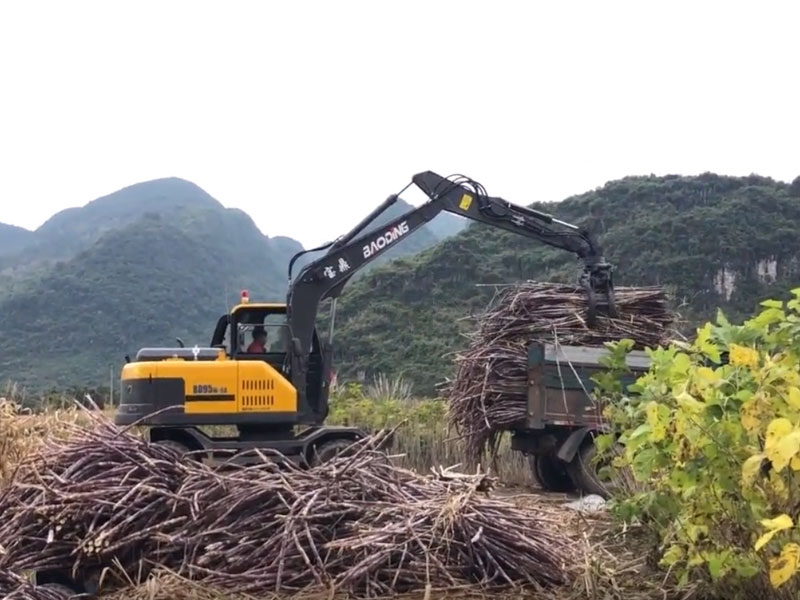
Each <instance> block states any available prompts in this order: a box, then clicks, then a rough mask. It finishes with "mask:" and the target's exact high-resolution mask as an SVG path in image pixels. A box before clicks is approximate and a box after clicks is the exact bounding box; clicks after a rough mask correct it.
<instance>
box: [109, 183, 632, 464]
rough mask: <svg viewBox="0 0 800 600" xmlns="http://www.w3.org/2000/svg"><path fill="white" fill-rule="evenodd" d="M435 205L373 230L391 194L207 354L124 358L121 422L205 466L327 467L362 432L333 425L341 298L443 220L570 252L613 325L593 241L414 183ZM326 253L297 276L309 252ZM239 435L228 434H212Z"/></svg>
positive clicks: (216, 339) (243, 303)
mask: <svg viewBox="0 0 800 600" xmlns="http://www.w3.org/2000/svg"><path fill="white" fill-rule="evenodd" d="M411 185H416V186H417V187H418V188H420V189H421V190H422V191H423V192H424V193H425V194H426V195H427V197H428V200H427V201H426V202H425V203H423V204H422V205H421V206H419V207H417V208H413V209H411V210H409V211H408V212H406V213H405V214H403V215H402V216H400V217H397V218H395V219H392V220H391V221H390V222H388V223H386V224H385V225H384V226H382V227H380V228H378V229H376V230H371V231H368V232H366V233H365V230H366V229H367V227H368V226H369V224H370V223H372V222H373V221H374V219H375V218H376V217H378V216H379V215H380V214H381V213H383V212H384V211H385V210H386V209H388V208H389V207H390V206H391V205H393V204H394V203H395V202H396V201H397V199H398V197H399V194H394V195H392V196H389V198H387V199H386V200H385V201H384V202H383V203H382V204H381V205H380V206H378V207H377V208H376V209H375V210H373V211H372V212H371V213H370V214H369V215H368V216H367V217H365V218H364V219H363V220H362V221H361V222H360V223H359V224H358V225H357V226H356V227H354V228H353V229H352V230H351V231H350V232H348V233H347V234H346V235H344V236H341V237H339V238H338V239H336V240H334V241H333V242H331V243H329V244H326V245H324V246H321V247H319V248H313V249H310V250H305V251H302V252H300V253H298V254H297V255H295V256H294V257H293V258H292V260H291V262H290V264H289V289H288V293H287V299H286V302H285V303H263V302H251V301H250V298H249V296H248V294H247V293H246V292H243V293H242V296H241V300H240V302H239V303H238V304H237V305H236V306H234V307H233V308H232V309H231V310H230V312H229V313H227V314H224V315H222V316H221V317H220V318H219V320H218V322H217V325H216V328H215V329H214V332H213V335H212V337H211V343H210V344H209V345H208V346H205V347H197V346H195V347H193V348H189V347H184V346H183V345H182V344H181V345H179V346H178V347H148V348H142V349H140V350H139V351H138V353H137V354H136V356H135V358H134V359H133V360H131V359H130V358H128V363H127V364H126V365H124V367H123V369H122V375H121V387H122V391H121V400H120V404H119V406H118V409H117V411H116V414H115V422H116V423H117V424H118V425H121V426H127V425H132V424H136V425H141V426H144V427H146V428H147V429H148V433H149V437H150V440H151V441H153V442H158V443H162V444H165V445H169V446H172V447H174V448H175V449H176V450H178V451H180V452H193V453H197V454H198V455H200V456H202V455H205V456H206V457H207V458H215V457H229V456H230V453H231V452H233V454H234V456H233V459H232V460H234V461H235V462H242V463H247V462H250V461H252V460H255V459H256V457H255V455H254V454H253V453H252V452H248V451H250V450H253V449H260V450H275V451H277V452H279V453H280V454H281V455H282V456H285V457H287V458H289V459H291V460H293V461H295V462H298V463H301V464H314V463H315V462H318V461H323V460H326V459H327V457H330V456H332V455H334V454H336V453H338V452H340V451H341V450H342V449H343V448H345V447H347V446H349V445H350V444H352V442H353V441H355V440H358V439H360V438H362V437H363V436H364V435H366V433H365V432H364V431H362V430H360V429H358V428H352V427H335V426H327V425H325V420H326V417H327V415H328V393H329V384H330V373H331V356H332V340H333V329H334V317H335V310H336V299H337V298H338V296H339V295H340V294H341V292H342V289H343V288H344V286H345V284H346V283H347V282H348V281H349V280H350V278H351V277H352V276H353V275H354V274H355V273H356V272H357V271H358V270H359V269H361V268H362V267H364V266H365V265H367V264H369V263H370V262H371V261H373V260H374V259H376V258H378V257H379V256H381V255H382V254H383V253H384V252H386V251H387V250H389V249H390V248H392V247H394V246H395V245H396V244H398V243H401V242H402V241H403V240H404V239H406V238H407V237H408V236H409V235H410V234H411V233H413V232H414V231H415V230H417V229H418V228H420V227H421V226H423V225H424V224H425V223H427V222H429V221H430V220H431V219H433V218H434V217H435V216H436V215H438V214H440V213H441V212H442V211H447V212H450V213H454V214H457V215H461V216H464V217H467V218H469V219H472V220H475V221H478V222H481V223H485V224H488V225H493V226H496V227H499V228H501V229H504V230H506V231H511V232H514V233H517V234H520V235H523V236H526V237H529V238H533V239H535V240H537V241H539V242H541V243H544V244H547V245H549V246H553V247H556V248H560V249H563V250H567V251H570V252H573V253H574V254H575V255H576V256H577V258H578V260H579V262H580V274H579V278H578V281H579V283H580V285H581V286H582V288H583V289H584V290H585V293H586V297H587V306H586V311H587V314H586V319H587V321H588V322H589V323H590V324H593V323H594V322H595V319H596V317H597V315H598V314H600V313H602V314H607V315H609V316H616V315H617V309H616V306H615V303H614V286H613V281H612V268H611V265H609V264H608V263H607V262H606V260H605V259H604V257H603V254H602V251H601V249H600V247H599V245H598V243H597V241H596V240H595V239H594V238H593V236H592V235H591V234H590V233H589V232H588V231H585V230H583V229H581V228H579V227H577V226H575V225H572V224H570V223H566V222H564V221H560V220H558V219H556V218H554V217H553V216H551V215H549V214H546V213H543V212H540V211H537V210H533V209H531V208H527V207H524V206H517V205H514V204H511V203H510V202H508V201H506V200H503V199H502V198H498V197H491V196H489V195H488V194H487V193H486V191H485V189H484V188H483V186H481V185H480V184H479V183H477V182H475V181H474V180H472V179H469V178H467V177H464V176H451V177H441V176H439V175H437V174H436V173H433V172H431V171H425V172H422V173H418V174H416V175H414V177H413V178H412V181H411V183H409V184H408V185H407V186H406V187H405V188H404V189H403V190H402V191H401V192H400V193H403V192H404V191H405V190H406V189H408V187H410V186H411ZM320 251H324V254H323V255H322V256H321V257H319V258H316V259H315V260H313V261H311V262H309V263H308V264H307V265H305V266H304V267H303V268H302V269H301V270H300V272H299V273H298V274H297V276H296V277H293V276H292V270H293V267H294V265H295V263H296V262H297V260H298V259H299V258H300V257H301V256H302V255H303V254H305V253H306V252H320ZM326 299H331V300H332V306H331V318H330V331H329V332H328V335H327V337H324V336H322V335H320V332H318V331H317V328H316V318H317V313H318V308H319V305H320V303H321V302H322V301H324V300H326ZM212 425H227V426H235V428H236V432H237V434H236V435H233V436H226V437H220V436H216V435H213V434H211V433H208V432H206V431H204V430H203V427H204V426H212Z"/></svg>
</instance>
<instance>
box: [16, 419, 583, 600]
mask: <svg viewBox="0 0 800 600" xmlns="http://www.w3.org/2000/svg"><path fill="white" fill-rule="evenodd" d="M89 421H90V423H88V424H86V425H75V426H74V431H73V432H72V435H71V436H70V437H69V438H68V439H66V440H51V441H48V442H47V443H46V444H45V446H44V448H42V450H41V451H40V452H38V453H37V454H36V455H34V456H31V457H29V459H27V460H26V461H24V462H23V463H22V465H21V466H20V468H19V470H18V471H17V472H16V473H15V474H14V477H13V480H12V481H11V483H9V484H8V485H7V486H6V487H5V489H3V490H2V492H1V493H0V514H2V515H3V519H2V520H1V521H0V546H2V547H3V552H2V554H0V572H2V573H11V574H13V573H22V572H24V571H28V570H63V571H67V572H70V573H71V574H72V575H73V576H74V577H76V578H77V579H80V578H82V577H87V576H89V575H90V574H91V573H96V572H97V571H98V570H101V569H104V568H105V567H112V569H116V570H117V571H119V569H120V568H121V570H122V571H123V573H118V576H117V578H116V580H115V579H113V578H112V579H109V580H108V581H111V582H112V584H113V582H114V581H119V582H121V581H124V580H125V579H126V578H127V577H130V578H132V579H134V580H135V579H137V578H138V577H140V576H141V575H142V574H145V575H146V574H147V573H148V572H150V571H151V570H153V569H159V568H161V569H168V570H170V571H171V572H173V573H174V574H176V575H177V576H180V577H185V578H188V579H190V580H192V581H195V582H202V583H203V584H207V585H208V586H210V587H213V588H215V589H220V590H226V591H228V592H230V593H248V594H267V593H284V592H298V591H314V590H324V591H330V590H332V589H337V590H340V591H343V592H347V593H350V594H353V595H358V596H362V597H371V596H375V595H379V594H384V593H387V592H390V591H395V592H400V591H413V590H417V589H422V588H426V587H434V588H435V587H438V586H453V585H462V586H464V585H469V586H476V585H477V586H482V587H485V588H489V587H492V586H523V585H527V584H536V585H540V586H541V585H544V586H547V585H554V584H559V583H564V582H566V581H567V580H568V573H567V565H569V564H571V563H573V562H574V557H573V556H572V553H573V546H572V544H571V542H570V541H569V539H568V538H567V537H566V536H565V535H564V534H563V532H560V531H559V530H558V528H557V526H556V524H551V523H549V522H548V521H547V519H546V518H545V517H543V516H541V515H539V514H538V513H537V511H535V510H534V509H532V508H527V509H523V508H520V507H517V506H515V505H514V504H512V503H510V502H503V501H500V500H496V499H493V498H490V497H488V496H487V491H488V490H489V489H491V487H492V480H491V479H490V478H488V477H487V476H486V475H485V474H482V473H478V474H474V475H473V474H454V473H451V472H446V471H439V472H436V473H433V474H431V475H429V476H423V475H421V474H418V473H415V472H413V471H409V470H406V469H403V468H401V467H399V466H397V465H396V464H395V463H394V462H393V461H392V460H391V459H390V457H388V456H387V455H386V454H385V452H384V451H382V450H379V448H381V444H382V443H383V442H384V440H385V437H384V436H385V435H386V434H377V435H375V436H372V437H370V438H367V439H366V440H363V441H361V442H358V443H357V444H355V445H354V446H353V447H352V448H351V450H350V451H349V452H348V453H347V454H346V455H343V456H340V457H336V458H334V459H333V460H331V461H329V462H326V463H324V464H323V465H320V466H317V467H314V468H311V469H303V468H300V467H293V466H291V465H283V466H278V464H276V463H275V462H271V461H264V462H263V463H260V464H257V465H255V466H249V467H234V466H229V467H227V468H223V469H221V468H214V467H211V466H208V465H205V464H202V463H200V462H196V461H194V460H191V459H189V458H186V457H178V456H177V455H176V454H173V452H172V451H171V450H170V449H168V448H165V447H160V446H158V445H152V444H150V443H148V442H147V441H146V440H144V439H142V438H140V437H138V436H135V435H132V434H129V433H127V432H124V431H120V430H119V429H118V428H116V427H115V426H114V425H113V424H111V423H110V422H109V421H108V420H107V419H106V418H105V417H103V416H101V415H91V416H90V419H89ZM11 583H12V584H13V583H15V582H14V581H12V582H11ZM16 583H18V582H16ZM113 585H116V584H113Z"/></svg>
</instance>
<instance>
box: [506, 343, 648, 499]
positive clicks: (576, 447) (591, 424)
mask: <svg viewBox="0 0 800 600" xmlns="http://www.w3.org/2000/svg"><path fill="white" fill-rule="evenodd" d="M609 352H610V351H609V350H608V349H606V348H603V347H594V346H569V345H559V344H555V343H542V342H536V343H531V344H530V345H529V346H528V358H527V377H526V379H527V393H526V400H527V405H526V413H525V418H524V419H523V420H521V421H520V422H519V423H517V424H516V425H515V426H514V427H513V428H512V430H511V448H512V450H515V451H518V452H521V453H523V454H524V455H526V456H527V458H528V462H529V464H530V467H531V471H532V475H533V479H534V480H535V481H538V483H539V484H540V485H541V486H542V487H543V488H544V489H545V490H547V491H552V492H576V491H577V492H579V493H581V494H596V495H599V496H602V497H604V498H608V497H609V496H610V495H611V494H612V493H613V491H614V489H615V478H614V476H613V473H614V470H613V467H612V465H610V464H608V461H607V460H601V457H599V456H598V452H597V447H596V445H595V443H594V440H595V438H596V436H598V435H602V434H606V433H613V432H612V431H611V429H610V427H609V425H608V423H607V422H606V420H605V419H604V417H603V410H604V408H605V406H606V404H605V401H604V399H603V398H602V397H599V395H598V394H596V393H595V390H596V386H595V383H594V381H593V380H592V377H593V376H594V375H595V374H597V373H599V372H600V371H602V370H604V369H605V368H606V367H605V366H604V363H603V358H605V357H606V356H608V354H609ZM626 366H627V371H628V372H627V373H625V374H623V375H621V376H620V377H619V381H620V383H621V384H622V385H623V386H628V385H630V384H632V383H633V382H634V381H635V380H636V379H637V378H638V377H639V376H640V375H642V374H643V373H645V372H646V371H647V370H648V369H649V368H650V357H649V356H648V354H647V353H646V352H645V351H643V350H632V351H630V352H628V353H627V355H626Z"/></svg>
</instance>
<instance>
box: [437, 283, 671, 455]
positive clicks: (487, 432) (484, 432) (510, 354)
mask: <svg viewBox="0 0 800 600" xmlns="http://www.w3.org/2000/svg"><path fill="white" fill-rule="evenodd" d="M615 298H616V305H617V308H618V312H619V316H618V317H617V318H610V317H607V316H603V315H601V316H599V317H598V322H597V323H596V325H595V326H594V327H590V326H589V325H588V324H587V323H586V320H585V318H584V315H585V314H586V296H585V294H584V293H583V290H582V289H581V288H579V287H577V286H573V285H566V284H558V283H540V282H527V283H522V284H519V285H514V286H507V287H504V288H503V289H502V290H501V291H500V292H499V293H498V294H497V295H496V296H495V298H494V299H493V301H492V302H491V303H490V304H489V306H488V308H487V310H486V311H485V312H484V314H482V315H481V316H480V317H479V318H478V324H477V327H476V329H475V330H474V331H473V332H472V334H471V335H470V336H469V342H468V345H467V348H466V349H465V350H464V351H462V352H460V353H458V354H456V356H455V362H456V374H455V376H454V378H453V379H452V381H450V382H448V384H447V386H445V388H444V393H445V397H446V398H447V401H448V419H449V422H450V424H451V425H453V426H454V427H455V428H456V429H457V430H458V432H459V433H460V434H461V435H462V436H463V437H464V438H465V440H466V451H467V458H468V460H470V461H472V462H475V461H478V460H479V458H480V456H481V455H482V453H483V451H484V450H485V449H486V447H487V445H491V444H492V443H493V442H494V441H495V440H496V438H497V434H498V433H500V432H502V431H505V430H507V429H509V428H511V427H513V426H514V425H515V424H517V423H519V422H520V421H522V420H523V419H524V418H525V414H526V410H527V399H526V394H527V357H528V346H529V345H530V343H531V342H545V343H556V344H561V345H579V346H603V344H604V343H605V342H609V341H617V340H621V339H625V338H628V339H631V340H633V342H634V347H635V348H639V349H641V348H645V347H655V346H658V345H659V344H663V343H666V342H667V341H668V340H669V339H670V337H671V336H673V335H674V331H673V326H674V325H675V323H676V317H675V315H674V314H673V313H672V312H671V311H670V310H669V308H668V306H667V301H666V297H665V294H664V292H663V290H661V289H660V288H658V287H620V288H617V289H616V293H615Z"/></svg>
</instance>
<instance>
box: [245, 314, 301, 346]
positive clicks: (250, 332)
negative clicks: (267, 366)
mask: <svg viewBox="0 0 800 600" xmlns="http://www.w3.org/2000/svg"><path fill="white" fill-rule="evenodd" d="M237 327H238V332H237V342H238V350H239V352H243V353H245V354H275V353H286V352H288V350H289V328H288V325H287V324H286V317H285V316H284V315H269V316H267V318H266V319H265V320H264V322H262V323H239V324H238V326H237Z"/></svg>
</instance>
